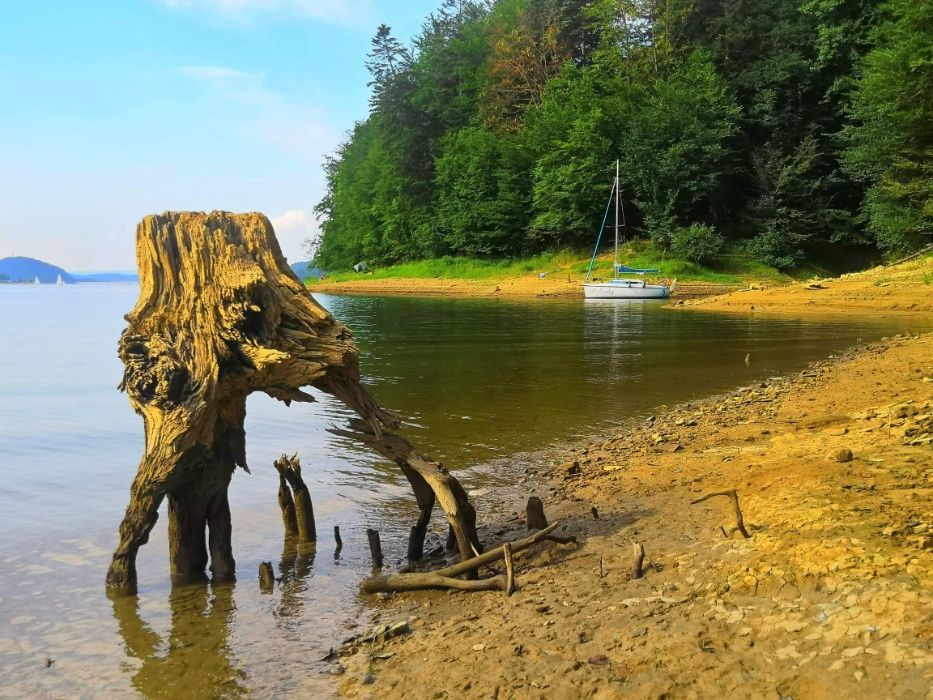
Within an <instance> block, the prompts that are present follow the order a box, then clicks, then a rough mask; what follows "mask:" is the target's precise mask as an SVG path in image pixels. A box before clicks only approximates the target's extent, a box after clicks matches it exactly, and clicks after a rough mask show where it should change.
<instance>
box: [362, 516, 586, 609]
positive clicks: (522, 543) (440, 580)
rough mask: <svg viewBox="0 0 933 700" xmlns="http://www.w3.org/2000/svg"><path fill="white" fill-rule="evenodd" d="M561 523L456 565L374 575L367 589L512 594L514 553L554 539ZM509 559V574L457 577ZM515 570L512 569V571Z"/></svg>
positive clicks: (567, 539) (366, 583) (366, 582)
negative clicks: (472, 579) (477, 578)
mask: <svg viewBox="0 0 933 700" xmlns="http://www.w3.org/2000/svg"><path fill="white" fill-rule="evenodd" d="M558 524H559V523H552V524H551V525H549V526H548V527H546V528H544V529H543V530H538V531H537V532H535V533H534V534H533V535H530V536H528V537H526V538H524V539H521V540H516V541H514V542H506V543H505V544H503V545H502V546H501V547H496V548H495V549H491V550H489V551H488V552H484V553H483V554H480V555H479V556H477V557H473V558H472V559H468V560H466V561H461V562H459V563H457V564H454V565H453V566H448V567H445V568H443V569H437V570H436V571H426V572H419V573H407V574H387V575H385V576H372V577H370V578H368V579H366V580H364V581H363V583H362V588H363V592H364V593H383V592H395V591H418V590H422V589H425V588H454V589H457V590H461V591H490V590H498V591H504V592H505V593H506V594H507V595H511V593H512V591H513V590H514V582H515V572H514V566H513V564H512V554H514V553H517V552H520V551H522V550H523V549H528V547H530V546H532V545H533V544H536V543H538V542H542V541H544V540H554V539H555V538H557V536H556V535H552V534H551V533H552V531H553V530H554V528H556V527H557V526H558ZM559 539H560V541H562V542H566V541H574V542H575V541H576V540H574V539H573V538H563V537H561V538H559ZM500 559H505V566H506V574H505V575H500V576H494V577H492V578H488V579H482V580H474V581H464V580H463V579H459V578H456V577H457V576H462V575H464V574H467V573H471V572H475V571H476V570H477V569H479V568H480V567H482V566H488V565H489V564H492V563H493V562H496V561H499V560H500ZM510 572H511V573H510Z"/></svg>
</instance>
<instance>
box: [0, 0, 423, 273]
mask: <svg viewBox="0 0 933 700" xmlns="http://www.w3.org/2000/svg"><path fill="white" fill-rule="evenodd" d="M439 4H440V0H408V1H402V0H397V1H390V0H81V1H76V0H68V1H64V0H48V1H43V0H36V1H35V2H30V3H9V4H7V5H6V6H5V7H4V10H3V13H2V17H0V20H2V21H0V94H2V96H3V97H2V100H0V258H2V257H6V256H7V255H27V256H30V257H36V258H40V259H43V260H47V261H49V262H52V263H55V264H58V265H61V266H63V267H65V268H66V269H69V270H76V271H81V270H99V269H132V268H134V267H135V257H134V256H135V254H134V242H133V239H134V235H135V227H136V223H137V222H138V221H139V219H141V218H142V217H143V216H144V215H146V214H149V213H154V212H162V211H165V210H178V209H194V210H211V209H228V210H233V211H262V212H263V213H265V214H267V215H268V216H269V217H270V218H271V219H272V220H273V222H274V223H275V224H276V232H277V234H278V236H279V240H280V242H281V243H282V247H283V250H284V251H285V254H286V255H287V256H288V258H289V260H291V261H297V260H300V259H303V248H302V244H301V242H302V241H303V240H304V239H306V238H308V236H309V235H311V234H312V232H313V231H314V230H315V226H316V223H315V221H314V217H313V214H312V209H313V207H314V205H315V203H316V202H317V201H318V200H319V199H320V197H321V195H322V193H323V176H322V174H321V163H322V159H323V155H324V154H325V153H330V152H332V151H333V150H334V148H335V147H336V146H337V144H338V143H339V141H340V140H342V139H343V138H344V132H345V131H346V130H347V129H349V128H350V127H351V126H352V124H353V122H354V121H355V120H358V119H361V118H363V117H364V116H365V115H366V112H367V99H368V89H367V87H366V83H367V81H368V79H369V78H368V74H367V72H366V69H365V67H364V65H363V63H364V61H365V55H366V53H367V51H368V50H369V42H370V39H371V38H372V35H373V34H374V33H375V30H376V27H377V26H378V25H379V24H380V23H382V22H385V23H386V24H389V25H390V26H391V27H392V29H393V33H394V34H395V35H396V36H397V37H399V38H400V39H401V40H403V41H405V42H406V43H407V42H408V41H409V40H410V38H411V36H412V35H414V34H415V33H416V32H417V30H418V28H419V27H420V25H421V23H422V21H423V20H424V18H425V17H426V16H427V14H428V13H429V12H431V11H433V10H434V9H435V8H436V7H437V5H439Z"/></svg>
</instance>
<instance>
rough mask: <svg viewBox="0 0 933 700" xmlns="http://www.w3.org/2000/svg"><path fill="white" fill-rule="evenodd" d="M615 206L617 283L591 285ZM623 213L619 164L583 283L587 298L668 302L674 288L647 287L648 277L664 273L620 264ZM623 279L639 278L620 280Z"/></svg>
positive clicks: (648, 285)
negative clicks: (601, 244) (605, 231)
mask: <svg viewBox="0 0 933 700" xmlns="http://www.w3.org/2000/svg"><path fill="white" fill-rule="evenodd" d="M613 201H614V202H615V226H614V228H615V249H614V251H615V252H614V254H613V265H612V269H613V272H614V275H615V276H614V277H613V279H611V280H609V281H607V282H590V281H589V280H590V274H591V273H592V272H593V264H594V263H595V262H596V255H597V253H599V244H600V242H601V241H602V237H603V231H604V230H605V229H606V219H608V218H609V207H610V206H612V204H613ZM620 209H621V204H620V198H619V161H618V160H616V177H615V180H614V182H613V183H612V192H611V193H610V195H609V202H608V203H607V204H606V213H605V215H604V216H603V223H602V226H600V227H599V235H598V236H597V237H596V247H595V248H593V257H592V258H590V267H589V269H588V270H587V271H586V278H585V279H584V280H583V296H585V297H586V298H587V299H666V298H667V297H669V296H670V295H671V288H672V286H673V285H667V284H647V283H646V282H645V279H644V275H646V274H648V273H656V272H660V270H658V269H654V268H635V267H627V266H625V265H620V264H619V225H620V224H619V211H620ZM621 225H622V226H625V212H624V211H622V223H621ZM619 275H638V277H634V278H633V277H620V276H619Z"/></svg>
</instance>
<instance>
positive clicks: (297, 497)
mask: <svg viewBox="0 0 933 700" xmlns="http://www.w3.org/2000/svg"><path fill="white" fill-rule="evenodd" d="M274 465H275V469H276V471H278V473H279V505H281V504H282V482H281V480H282V479H283V478H284V479H285V481H286V482H287V484H288V486H289V487H290V488H291V491H292V493H291V495H292V506H293V510H294V514H295V526H296V529H297V531H298V539H299V540H300V541H301V542H314V541H316V540H317V527H316V526H315V524H314V506H313V505H312V504H311V492H310V491H308V486H307V484H305V480H304V479H303V478H302V477H301V460H299V459H298V453H297V452H296V453H295V454H293V455H292V456H291V457H289V456H288V455H282V456H281V457H279V458H278V459H277V460H275V462H274ZM285 518H286V513H285V511H284V510H283V511H282V519H283V520H284V519H285ZM285 533H286V534H289V529H288V526H286V528H285Z"/></svg>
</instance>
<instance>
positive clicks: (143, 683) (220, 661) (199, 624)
mask: <svg viewBox="0 0 933 700" xmlns="http://www.w3.org/2000/svg"><path fill="white" fill-rule="evenodd" d="M233 590H234V584H229V583H228V584H218V585H192V586H175V587H173V588H172V591H171V593H170V594H169V599H168V602H169V606H170V608H171V628H170V630H169V633H168V635H167V637H166V638H165V639H163V638H162V637H161V636H160V635H159V634H157V633H156V632H154V631H153V630H152V628H151V627H150V626H149V625H148V624H147V623H146V622H145V620H143V618H142V616H141V615H140V611H139V598H138V597H137V596H125V597H121V598H115V599H114V600H113V616H114V617H115V618H116V620H117V625H118V628H119V632H120V636H121V637H122V638H123V642H124V645H125V650H126V655H127V656H128V657H130V658H134V659H138V660H139V662H140V666H139V668H138V669H137V670H136V672H135V673H134V674H133V678H132V683H133V687H134V688H136V690H138V691H139V692H140V693H141V694H142V695H143V696H144V697H147V698H157V697H167V698H207V697H211V698H237V697H241V696H243V695H245V694H246V686H245V685H244V680H245V674H244V673H242V672H241V671H240V670H239V669H238V668H237V667H236V665H235V663H234V659H233V654H232V653H231V650H230V632H231V630H232V629H233V627H234V624H235V621H236V619H235V618H236V615H235V611H236V607H235V605H234V603H233Z"/></svg>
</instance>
